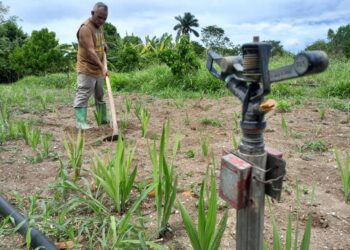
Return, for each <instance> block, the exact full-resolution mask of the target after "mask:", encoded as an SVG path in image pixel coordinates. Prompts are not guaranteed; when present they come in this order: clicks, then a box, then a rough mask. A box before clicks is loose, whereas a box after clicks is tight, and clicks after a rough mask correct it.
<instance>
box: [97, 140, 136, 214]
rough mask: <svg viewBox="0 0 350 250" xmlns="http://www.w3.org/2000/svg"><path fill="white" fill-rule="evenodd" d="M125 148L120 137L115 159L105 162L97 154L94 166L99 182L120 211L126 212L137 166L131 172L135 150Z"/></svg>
mask: <svg viewBox="0 0 350 250" xmlns="http://www.w3.org/2000/svg"><path fill="white" fill-rule="evenodd" d="M125 150H126V149H125V144H124V142H123V140H122V139H120V137H119V138H118V142H117V145H116V149H115V156H114V159H113V160H111V161H110V163H108V164H105V163H104V162H103V161H102V160H101V159H100V158H99V157H98V156H96V157H95V160H94V162H93V168H92V170H93V173H94V175H95V177H96V180H97V183H99V184H100V185H101V186H102V188H103V190H104V191H105V192H106V193H107V194H108V196H109V197H110V198H111V199H112V201H113V204H114V207H115V209H116V211H117V212H118V213H122V212H125V209H126V205H127V202H128V201H129V196H130V192H131V189H132V186H133V184H134V181H135V177H136V173H137V168H136V167H135V168H134V170H133V171H132V172H131V173H130V168H131V162H132V160H133V156H134V150H128V151H125Z"/></svg>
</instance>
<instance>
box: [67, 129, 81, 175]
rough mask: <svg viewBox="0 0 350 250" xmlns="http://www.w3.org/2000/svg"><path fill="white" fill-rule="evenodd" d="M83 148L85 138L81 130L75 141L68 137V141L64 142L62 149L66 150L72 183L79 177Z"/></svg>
mask: <svg viewBox="0 0 350 250" xmlns="http://www.w3.org/2000/svg"><path fill="white" fill-rule="evenodd" d="M84 147H85V138H84V134H83V133H82V132H81V130H79V132H78V135H77V138H76V139H75V140H74V139H73V138H72V137H71V136H70V135H68V140H64V148H65V149H66V153H67V156H68V159H69V163H70V166H71V167H72V168H73V170H74V181H76V180H77V179H78V178H79V177H80V170H81V166H82V165H83V153H84Z"/></svg>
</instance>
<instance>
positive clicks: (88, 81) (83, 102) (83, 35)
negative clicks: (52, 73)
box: [74, 2, 108, 129]
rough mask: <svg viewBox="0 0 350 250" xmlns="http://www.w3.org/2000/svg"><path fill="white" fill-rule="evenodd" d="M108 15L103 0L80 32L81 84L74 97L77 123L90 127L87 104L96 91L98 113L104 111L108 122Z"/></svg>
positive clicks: (104, 121)
mask: <svg viewBox="0 0 350 250" xmlns="http://www.w3.org/2000/svg"><path fill="white" fill-rule="evenodd" d="M107 16H108V7H107V5H105V4H104V3H102V2H98V3H96V4H95V6H94V8H93V10H92V11H91V17H90V18H89V19H87V20H86V21H85V22H84V23H83V24H82V25H81V26H80V28H79V30H78V32H77V38H78V55H77V73H78V88H77V92H76V96H75V100H74V110H75V116H76V121H77V127H78V128H81V129H88V128H90V126H89V125H88V123H87V107H88V101H89V98H90V96H91V95H92V94H94V97H95V105H96V111H97V113H99V114H101V115H102V123H107V122H108V121H107V111H106V103H105V102H104V101H103V82H104V78H105V77H106V76H107V74H108V72H107V69H106V68H105V66H104V64H103V57H104V52H105V49H106V48H107V45H106V43H105V40H104V36H103V24H104V23H105V22H106V19H107Z"/></svg>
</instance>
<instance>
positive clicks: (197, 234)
mask: <svg viewBox="0 0 350 250" xmlns="http://www.w3.org/2000/svg"><path fill="white" fill-rule="evenodd" d="M204 186H205V184H204V181H203V182H202V184H201V190H200V195H199V201H198V225H197V229H196V227H195V224H194V222H193V221H192V219H191V217H190V216H189V214H188V211H187V210H186V208H185V207H184V206H183V205H182V204H181V203H180V202H178V203H177V204H178V207H179V209H180V212H181V217H182V220H183V222H184V225H185V230H186V232H187V235H188V236H189V238H190V241H191V245H192V248H193V249H195V250H215V249H219V247H220V243H221V238H222V236H223V233H224V231H225V228H226V224H227V218H228V210H226V211H225V213H224V215H223V217H222V218H221V220H220V222H219V224H218V225H216V223H217V210H218V208H217V206H218V205H217V191H216V181H215V175H214V173H213V172H212V173H211V177H210V197H209V200H208V210H207V212H206V211H205V198H204V196H205V195H204V189H205V187H204Z"/></svg>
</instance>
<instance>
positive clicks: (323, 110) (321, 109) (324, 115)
mask: <svg viewBox="0 0 350 250" xmlns="http://www.w3.org/2000/svg"><path fill="white" fill-rule="evenodd" d="M317 111H318V113H319V114H320V119H321V121H322V120H324V118H325V117H326V110H325V109H324V108H318V109H317Z"/></svg>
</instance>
